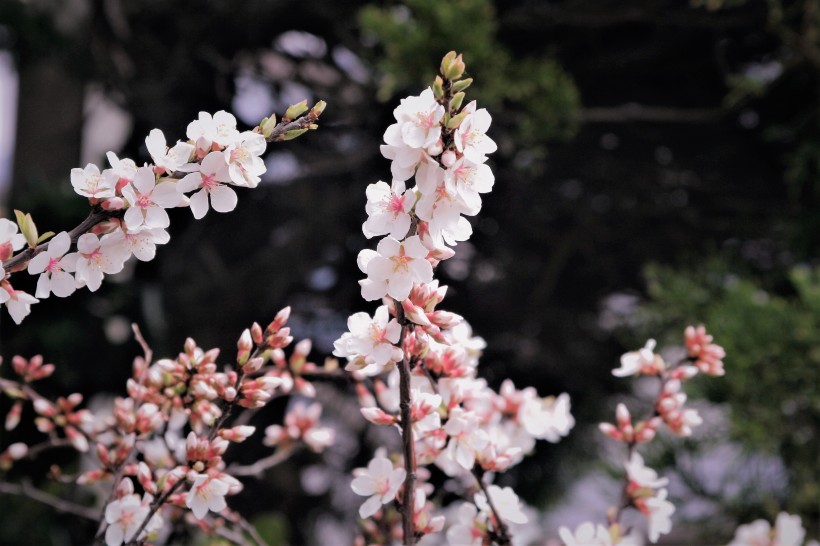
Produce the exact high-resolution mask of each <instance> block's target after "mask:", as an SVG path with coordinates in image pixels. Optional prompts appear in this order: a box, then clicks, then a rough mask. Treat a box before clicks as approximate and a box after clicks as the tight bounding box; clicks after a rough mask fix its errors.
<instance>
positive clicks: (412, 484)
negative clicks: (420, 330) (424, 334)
mask: <svg viewBox="0 0 820 546" xmlns="http://www.w3.org/2000/svg"><path fill="white" fill-rule="evenodd" d="M395 304H396V318H397V319H398V322H399V324H401V336H400V337H399V347H402V348H403V347H404V338H405V336H406V335H407V331H408V330H409V329H410V322H409V321H408V320H407V318H406V317H405V315H404V308H403V307H402V306H401V302H398V301H397V302H395ZM398 368H399V398H400V402H399V409H400V411H401V438H402V443H403V444H404V470H405V471H406V472H407V474H406V476H405V478H404V492H403V494H402V510H401V522H402V530H403V532H404V544H405V545H408V546H412V545H413V544H415V542H416V536H415V527H414V525H413V509H414V507H415V504H416V503H415V496H416V453H415V445H414V442H413V422H412V419H411V416H410V407H411V401H410V361H409V359H408V358H407V355H406V354H405V355H404V357H403V358H402V360H401V362H399V363H398Z"/></svg>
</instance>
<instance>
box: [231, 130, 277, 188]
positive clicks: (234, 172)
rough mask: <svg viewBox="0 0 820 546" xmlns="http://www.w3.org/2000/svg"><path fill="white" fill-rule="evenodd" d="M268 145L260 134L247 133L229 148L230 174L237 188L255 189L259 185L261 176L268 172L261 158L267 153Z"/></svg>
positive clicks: (240, 136)
mask: <svg viewBox="0 0 820 546" xmlns="http://www.w3.org/2000/svg"><path fill="white" fill-rule="evenodd" d="M266 147H267V143H266V142H265V137H263V136H262V135H260V134H259V133H253V132H251V131H245V132H244V133H242V134H240V135H239V137H238V139H237V140H236V142H235V143H234V144H231V145H230V146H228V147H227V148H226V150H225V152H226V153H227V154H228V157H229V161H228V172H229V173H230V176H231V180H232V181H233V183H234V184H236V185H237V186H244V187H247V188H255V187H256V186H257V185H259V181H260V180H261V178H260V176H261V175H262V174H264V172H265V171H266V170H267V169H266V167H265V162H264V161H262V158H261V157H260V156H261V155H262V154H263V153H265V148H266Z"/></svg>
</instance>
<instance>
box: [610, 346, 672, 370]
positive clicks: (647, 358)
mask: <svg viewBox="0 0 820 546" xmlns="http://www.w3.org/2000/svg"><path fill="white" fill-rule="evenodd" d="M655 345H656V343H655V340H654V339H650V340H649V341H647V342H646V345H645V346H644V347H643V349H639V350H637V351H632V352H629V353H626V354H624V355H623V356H621V367H620V368H616V369H614V370H612V375H614V376H615V377H627V376H630V375H636V374H646V375H657V374H659V373H660V372H662V371H663V370H665V369H666V364H665V363H664V361H663V359H662V358H661V356H660V355H658V354H655V353H654V352H653V351H654V350H655Z"/></svg>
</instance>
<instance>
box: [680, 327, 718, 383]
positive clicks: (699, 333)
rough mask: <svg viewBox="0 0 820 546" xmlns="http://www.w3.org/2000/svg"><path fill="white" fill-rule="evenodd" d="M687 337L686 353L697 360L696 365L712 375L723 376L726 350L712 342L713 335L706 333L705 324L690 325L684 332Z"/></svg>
mask: <svg viewBox="0 0 820 546" xmlns="http://www.w3.org/2000/svg"><path fill="white" fill-rule="evenodd" d="M684 335H685V338H686V341H685V343H686V353H687V354H688V355H689V357H690V358H692V359H694V360H695V366H696V367H697V368H698V369H699V370H700V371H701V372H703V373H705V374H707V375H712V376H718V377H719V376H722V375H724V374H725V373H726V372H725V371H724V369H723V358H724V357H725V356H726V351H725V350H724V349H723V347H721V346H720V345H717V344H715V343H712V339H713V338H712V336H710V335H709V334H707V333H706V328H705V327H704V326H703V325H700V326H698V327H697V328H695V327H694V326H688V327H687V328H686V331H685V332H684Z"/></svg>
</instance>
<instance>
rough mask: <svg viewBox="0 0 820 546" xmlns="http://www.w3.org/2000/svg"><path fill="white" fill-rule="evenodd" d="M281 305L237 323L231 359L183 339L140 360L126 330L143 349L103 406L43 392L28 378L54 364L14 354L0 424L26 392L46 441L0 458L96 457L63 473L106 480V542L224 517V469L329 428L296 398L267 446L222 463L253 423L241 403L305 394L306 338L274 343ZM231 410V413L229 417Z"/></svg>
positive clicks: (232, 485)
mask: <svg viewBox="0 0 820 546" xmlns="http://www.w3.org/2000/svg"><path fill="white" fill-rule="evenodd" d="M289 314H290V308H285V309H283V310H282V311H280V312H279V313H278V314H277V315H276V318H275V319H274V320H273V321H272V322H271V323H270V324H269V325H268V326H267V327H266V328H264V329H263V328H262V327H261V326H260V325H259V324H256V323H254V324H253V326H252V327H251V328H249V329H247V330H245V331H244V332H243V333H242V335H241V336H240V337H239V340H238V342H237V356H236V359H235V368H231V367H228V366H226V367H224V368H223V367H222V366H220V365H219V364H218V360H219V356H220V351H219V350H217V349H211V350H209V351H204V350H202V349H201V348H200V347H198V346H197V344H196V343H195V342H194V340H192V339H188V340H187V341H186V342H185V345H184V350H183V352H181V353H180V354H179V355H178V356H177V357H176V358H163V359H159V360H156V361H152V355H151V351H150V349H149V348H148V346H147V345H146V344H145V342H144V341H142V339H141V337H139V334H138V331H137V334H138V338H139V339H140V340H141V342H142V343H143V347H144V349H145V357H144V358H143V357H138V358H136V359H135V360H134V366H133V374H132V377H131V378H130V379H129V380H128V382H127V385H126V390H127V396H125V397H120V398H117V399H115V400H114V403H113V408H112V410H111V412H110V414H107V413H105V412H94V413H92V412H91V411H90V410H88V409H85V408H80V405H81V404H82V402H83V399H82V396H81V395H79V394H76V393H75V394H72V395H70V396H67V397H65V398H63V397H60V398H57V399H56V400H55V401H50V400H49V399H47V398H45V397H44V396H42V395H40V394H39V393H38V392H37V391H36V390H35V389H34V388H33V386H32V383H33V382H35V381H38V380H41V379H44V378H46V377H48V376H49V375H51V373H52V372H53V370H54V366H53V365H51V364H43V359H42V357H40V356H36V357H33V358H31V359H30V360H26V359H23V358H21V357H19V356H18V357H14V359H13V361H12V368H13V371H14V372H15V373H16V374H17V375H18V376H19V378H20V379H19V380H18V381H13V380H9V379H0V387H1V388H2V391H3V392H4V393H5V394H6V395H8V396H10V397H11V398H13V399H14V400H15V402H14V405H13V409H12V411H11V412H10V413H9V414H8V416H7V418H6V429H7V430H10V429H12V428H14V427H15V426H17V424H18V423H19V421H20V414H21V412H22V406H23V404H24V403H25V402H27V401H30V402H31V403H32V405H33V408H34V411H35V413H36V415H37V417H36V418H35V424H36V426H37V428H38V430H39V431H40V432H42V433H44V434H47V435H48V439H47V440H45V441H44V442H42V443H40V444H35V445H33V446H28V445H26V444H25V443H16V444H13V445H11V446H9V448H8V449H6V450H5V451H4V452H3V453H0V467H1V468H3V469H8V468H9V467H10V466H11V465H12V464H13V463H14V462H15V461H18V460H20V459H22V458H24V457H26V456H29V455H33V454H34V453H35V452H38V451H42V450H44V449H51V448H55V447H61V446H71V447H73V448H74V449H76V450H77V451H79V452H87V451H91V452H92V453H93V454H94V455H95V457H96V459H95V461H96V464H95V465H94V466H93V467H92V468H91V469H89V470H86V471H84V472H82V473H81V474H79V475H78V476H76V477H75V478H74V481H75V482H76V483H78V484H80V485H90V484H94V483H98V482H102V481H104V480H112V481H113V483H114V491H113V492H112V495H111V496H110V498H109V499H108V501H107V503H106V506H105V511H104V522H103V523H102V526H101V530H104V538H105V543H106V544H107V546H119V545H120V544H135V543H137V542H139V543H142V541H144V540H151V539H152V537H154V536H156V534H157V533H158V532H159V531H160V530H162V529H164V528H166V527H170V526H173V525H176V524H178V522H180V521H185V517H184V516H185V514H186V513H188V514H191V515H192V516H193V518H194V521H195V522H197V524H198V525H199V526H200V527H201V528H203V529H205V530H208V529H218V528H220V527H224V526H225V525H227V524H228V523H230V522H232V521H236V520H237V518H238V517H239V516H237V515H235V514H233V513H231V511H230V509H228V507H227V503H226V500H225V497H226V496H229V495H234V494H236V493H238V492H240V491H241V490H242V488H243V486H242V483H241V482H240V481H239V480H238V479H237V478H236V476H243V475H249V474H258V473H261V472H262V471H264V470H266V469H267V468H270V467H273V466H275V465H276V464H278V463H280V462H282V461H283V460H285V456H284V455H282V454H281V453H279V451H281V450H283V449H284V447H285V446H284V444H287V446H286V447H287V451H285V455H289V454H290V453H291V452H292V451H293V449H294V448H295V447H300V446H305V447H308V448H309V449H311V450H313V451H316V452H319V451H322V450H323V449H325V448H326V447H327V446H329V445H331V444H332V443H333V439H334V431H333V429H330V428H327V427H322V426H321V425H320V422H319V417H320V415H321V411H322V408H321V405H320V404H319V403H318V402H314V403H313V404H311V405H310V406H306V405H305V404H304V403H302V402H298V403H296V404H294V405H293V407H292V408H291V409H290V410H289V411H288V412H287V413H286V415H285V418H284V426H278V425H271V426H270V427H268V429H267V431H266V438H265V442H264V443H265V444H267V445H270V446H274V447H277V452H275V453H274V454H273V455H272V456H271V457H268V458H266V459H263V460H260V461H257V462H256V463H255V464H254V465H251V467H250V468H249V467H244V466H242V465H237V464H231V465H228V464H227V460H226V453H227V452H228V450H229V449H230V447H231V445H232V444H236V443H241V442H244V441H246V440H247V439H248V438H249V437H251V436H252V435H253V434H254V432H255V431H256V427H254V426H249V425H247V424H245V423H246V422H247V420H248V419H249V417H250V413H249V412H250V411H251V410H253V409H256V408H260V407H263V406H264V405H266V404H267V403H268V402H269V401H270V400H272V399H274V398H276V397H279V396H285V395H290V394H292V393H298V394H299V396H300V397H301V398H304V397H305V396H312V394H313V393H315V389H314V388H313V387H312V385H311V383H310V381H309V377H310V376H311V374H314V373H320V372H322V371H323V370H322V368H320V367H318V366H317V365H316V364H314V363H312V362H308V361H307V354H308V352H309V351H310V343H309V342H308V343H306V342H304V341H303V342H300V343H297V344H296V346H295V348H294V350H293V352H292V354H291V356H290V357H289V358H288V357H286V355H285V352H284V351H285V349H286V348H287V347H288V346H289V345H290V344H291V342H292V341H293V338H292V336H291V335H290V330H289V328H288V327H287V326H286V323H287V320H288V317H289ZM232 414H237V415H234V417H235V420H234V422H233V423H231V422H230V419H231V416H232ZM276 431H279V432H276ZM92 447H93V450H92V449H91V448H92ZM137 488H139V490H140V491H141V492H140V493H135V490H137ZM101 532H102V531H101Z"/></svg>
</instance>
